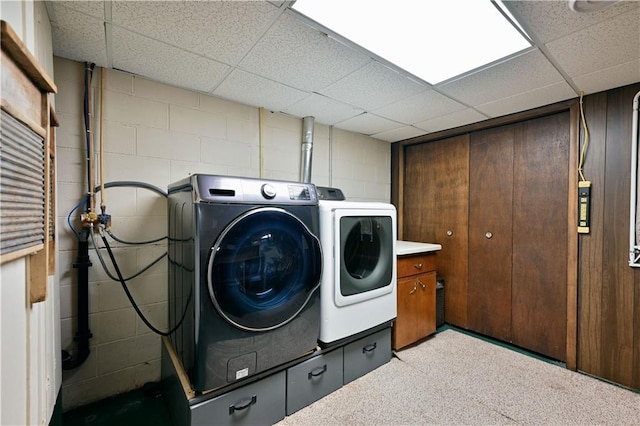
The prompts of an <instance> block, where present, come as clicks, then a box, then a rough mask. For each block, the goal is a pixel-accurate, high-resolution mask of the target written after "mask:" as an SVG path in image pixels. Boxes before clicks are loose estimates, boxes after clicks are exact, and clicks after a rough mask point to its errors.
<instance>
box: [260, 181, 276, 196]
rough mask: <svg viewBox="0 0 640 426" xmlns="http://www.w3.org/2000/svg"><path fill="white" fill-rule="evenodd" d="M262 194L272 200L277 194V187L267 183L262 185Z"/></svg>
mask: <svg viewBox="0 0 640 426" xmlns="http://www.w3.org/2000/svg"><path fill="white" fill-rule="evenodd" d="M262 195H263V196H264V198H266V199H268V200H271V199H272V198H274V197H275V196H276V189H275V188H274V187H273V186H272V185H270V184H268V183H265V184H264V185H262Z"/></svg>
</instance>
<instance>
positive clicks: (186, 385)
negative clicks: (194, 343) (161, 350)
mask: <svg viewBox="0 0 640 426" xmlns="http://www.w3.org/2000/svg"><path fill="white" fill-rule="evenodd" d="M162 340H163V342H164V345H165V348H166V349H167V353H168V354H169V359H170V360H171V363H172V364H173V368H174V369H175V370H176V372H177V373H178V379H179V380H180V384H181V385H182V390H183V391H184V396H185V397H186V398H187V399H192V398H194V397H195V396H196V393H195V391H194V390H193V388H192V387H191V381H190V380H189V376H188V375H187V372H186V371H185V370H184V367H183V366H182V362H180V358H179V357H178V354H177V353H176V350H175V348H174V347H173V344H172V343H171V340H170V339H169V338H168V337H167V336H162Z"/></svg>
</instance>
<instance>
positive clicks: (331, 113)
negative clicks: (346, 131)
mask: <svg viewBox="0 0 640 426" xmlns="http://www.w3.org/2000/svg"><path fill="white" fill-rule="evenodd" d="M283 112H286V113H287V114H291V115H295V116H297V117H306V116H308V115H312V116H314V117H315V120H316V121H317V122H318V123H322V124H326V125H329V126H330V125H332V124H334V123H337V122H339V121H344V120H346V119H348V118H351V117H355V116H356V115H359V114H362V113H363V112H364V110H362V109H360V108H355V107H353V106H351V105H347V104H344V103H342V102H339V101H336V100H334V99H331V98H327V97H326V96H322V95H318V94H315V93H313V94H311V96H308V97H306V98H304V99H303V100H301V101H300V102H296V103H295V104H293V105H291V106H290V107H288V108H286V109H285V110H284V111H283Z"/></svg>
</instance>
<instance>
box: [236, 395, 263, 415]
mask: <svg viewBox="0 0 640 426" xmlns="http://www.w3.org/2000/svg"><path fill="white" fill-rule="evenodd" d="M256 401H258V397H257V396H256V395H253V396H252V397H251V398H249V397H247V398H243V399H241V400H240V401H238V402H236V403H235V404H233V405H230V406H229V415H232V414H233V413H235V412H236V411H242V410H246V409H247V408H249V407H250V406H251V405H253V404H255V403H256Z"/></svg>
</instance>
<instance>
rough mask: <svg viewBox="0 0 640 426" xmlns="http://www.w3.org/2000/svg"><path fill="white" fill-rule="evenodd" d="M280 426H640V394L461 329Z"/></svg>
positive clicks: (406, 353) (439, 336)
mask: <svg viewBox="0 0 640 426" xmlns="http://www.w3.org/2000/svg"><path fill="white" fill-rule="evenodd" d="M397 357H398V359H395V358H392V360H391V362H389V363H388V364H385V365H383V366H382V367H380V368H378V369H377V370H374V371H372V372H370V373H369V374H367V375H365V376H363V377H361V378H359V379H357V380H355V381H354V382H351V383H349V384H347V385H346V386H343V387H342V388H341V389H339V390H337V391H336V392H334V393H332V394H330V395H328V396H326V397H324V398H323V399H321V400H320V401H317V402H315V403H314V404H312V405H310V406H308V407H305V408H303V409H302V410H300V411H298V412H296V413H293V414H292V415H290V416H288V417H286V418H285V419H284V420H283V421H281V422H279V423H277V424H278V425H279V426H286V425H295V426H299V425H428V424H441V425H462V424H472V425H494V424H526V425H542V424H545V425H640V394H638V393H634V392H631V391H629V390H626V389H622V388H620V387H617V386H614V385H611V384H609V383H605V382H602V381H600V380H597V379H594V378H592V377H589V376H586V375H584V374H580V373H575V372H572V371H569V370H567V369H565V368H563V367H559V366H556V365H553V364H549V363H547V362H544V361H540V360H538V359H536V358H533V357H530V356H528V355H524V354H521V353H519V352H515V351H512V350H510V349H508V348H504V347H501V346H498V345H495V344H492V343H489V342H486V341H484V340H480V339H477V338H475V337H472V336H469V335H467V334H464V333H460V332H458V331H455V330H445V331H443V332H442V333H439V334H437V335H435V336H434V337H433V338H431V339H429V340H427V341H425V342H423V343H421V344H420V345H418V346H415V347H412V348H409V349H406V350H403V351H399V352H397Z"/></svg>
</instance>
